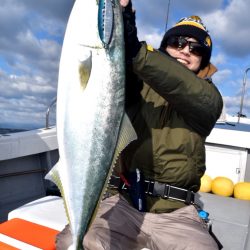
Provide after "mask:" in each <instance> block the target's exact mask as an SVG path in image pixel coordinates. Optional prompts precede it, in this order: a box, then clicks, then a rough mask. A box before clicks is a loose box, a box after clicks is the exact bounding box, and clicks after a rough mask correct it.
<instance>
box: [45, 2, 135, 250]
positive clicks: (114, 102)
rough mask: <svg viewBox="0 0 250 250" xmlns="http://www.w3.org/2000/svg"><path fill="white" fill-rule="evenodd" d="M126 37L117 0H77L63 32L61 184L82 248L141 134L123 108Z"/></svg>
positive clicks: (57, 172)
mask: <svg viewBox="0 0 250 250" xmlns="http://www.w3.org/2000/svg"><path fill="white" fill-rule="evenodd" d="M124 88H125V67H124V40H123V22H122V14H121V7H120V5H119V1H118V0H99V1H97V0H76V1H75V4H74V6H73V9H72V12H71V14H70V17H69V21H68V24H67V28H66V33H65V37H64V42H63V47H62V54H61V60H60V67H59V79H58V92H57V136H58V147H59V155H60V159H59V162H58V163H57V165H56V166H55V167H54V168H53V169H52V170H51V171H50V172H49V174H48V175H47V176H46V178H47V179H50V180H52V181H53V182H55V183H56V184H57V186H58V187H59V189H60V191H61V193H62V196H63V199H64V202H65V208H66V213H67V216H68V219H69V223H70V226H71V231H72V234H73V248H74V249H80V248H81V245H82V240H83V236H84V234H85V233H86V231H87V229H88V227H89V225H90V222H91V220H92V219H93V214H94V213H95V211H96V209H97V208H98V204H99V202H100V200H101V198H102V194H103V192H104V191H105V186H106V184H107V182H108V179H109V176H110V173H111V171H112V166H113V165H114V163H115V161H116V159H117V157H118V155H119V153H120V152H121V151H122V150H123V148H125V147H126V145H128V144H129V143H130V142H131V141H132V140H134V139H135V138H136V134H135V132H134V130H133V127H132V126H131V124H130V121H129V120H128V118H127V116H126V114H125V113H124V95H125V89H124Z"/></svg>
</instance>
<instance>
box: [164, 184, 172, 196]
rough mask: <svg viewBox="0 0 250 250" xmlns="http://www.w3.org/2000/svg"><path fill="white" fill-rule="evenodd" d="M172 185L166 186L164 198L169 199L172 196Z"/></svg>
mask: <svg viewBox="0 0 250 250" xmlns="http://www.w3.org/2000/svg"><path fill="white" fill-rule="evenodd" d="M170 188H171V187H170V185H168V184H165V190H164V198H165V199H168V198H169V194H170Z"/></svg>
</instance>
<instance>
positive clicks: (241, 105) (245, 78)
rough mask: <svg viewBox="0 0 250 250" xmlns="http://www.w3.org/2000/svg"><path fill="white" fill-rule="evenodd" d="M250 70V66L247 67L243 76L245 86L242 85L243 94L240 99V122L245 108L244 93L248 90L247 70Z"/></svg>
mask: <svg viewBox="0 0 250 250" xmlns="http://www.w3.org/2000/svg"><path fill="white" fill-rule="evenodd" d="M249 70H250V68H247V69H246V70H245V74H244V77H243V86H242V94H241V101H240V111H239V113H238V123H239V122H240V118H241V117H242V116H243V114H242V109H243V102H244V95H245V92H246V81H247V72H248V71H249Z"/></svg>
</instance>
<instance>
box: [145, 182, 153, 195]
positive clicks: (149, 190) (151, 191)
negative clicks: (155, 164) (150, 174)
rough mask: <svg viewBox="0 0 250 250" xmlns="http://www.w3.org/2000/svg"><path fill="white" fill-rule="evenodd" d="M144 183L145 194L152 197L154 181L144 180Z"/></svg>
mask: <svg viewBox="0 0 250 250" xmlns="http://www.w3.org/2000/svg"><path fill="white" fill-rule="evenodd" d="M144 182H145V183H147V190H145V193H146V194H149V195H153V192H154V184H155V182H154V181H149V180H144ZM152 184H153V188H151V185H152Z"/></svg>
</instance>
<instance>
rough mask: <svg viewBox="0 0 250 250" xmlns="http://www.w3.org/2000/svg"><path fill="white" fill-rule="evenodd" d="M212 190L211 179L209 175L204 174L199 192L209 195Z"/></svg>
mask: <svg viewBox="0 0 250 250" xmlns="http://www.w3.org/2000/svg"><path fill="white" fill-rule="evenodd" d="M211 188H212V178H211V177H210V176H209V175H206V174H204V175H203V176H202V177H201V186H200V190H199V191H200V192H204V193H209V192H211Z"/></svg>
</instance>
